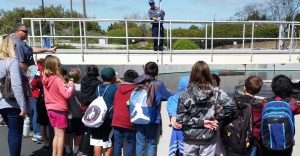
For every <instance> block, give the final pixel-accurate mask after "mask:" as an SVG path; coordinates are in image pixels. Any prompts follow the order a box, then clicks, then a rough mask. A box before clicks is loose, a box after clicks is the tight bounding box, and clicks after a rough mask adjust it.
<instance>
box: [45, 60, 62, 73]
mask: <svg viewBox="0 0 300 156" xmlns="http://www.w3.org/2000/svg"><path fill="white" fill-rule="evenodd" d="M60 66H61V64H60V61H59V58H58V57H56V56H50V57H47V59H46V60H45V65H44V71H43V73H44V75H46V76H48V77H49V76H51V75H58V76H60V77H61V73H60Z"/></svg>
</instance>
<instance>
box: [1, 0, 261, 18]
mask: <svg viewBox="0 0 300 156" xmlns="http://www.w3.org/2000/svg"><path fill="white" fill-rule="evenodd" d="M0 1H1V8H2V9H4V10H11V9H13V8H15V7H25V8H27V9H32V8H37V7H39V6H41V4H42V0H0ZM155 1H156V2H157V3H158V1H159V0H155ZM265 1H266V0H162V8H163V10H165V12H166V17H165V19H168V20H214V19H216V20H226V19H229V18H230V17H232V16H233V15H234V13H235V12H237V11H238V10H240V9H242V8H243V6H245V5H246V4H249V3H264V2H265ZM44 2H45V6H49V5H62V6H63V7H64V8H65V9H70V0H44ZM86 7H87V15H88V16H89V17H96V18H101V19H123V18H124V16H126V15H131V14H133V13H139V14H140V15H145V14H147V10H148V9H149V5H148V0H86ZM73 9H74V10H76V11H78V12H80V13H82V0H73Z"/></svg>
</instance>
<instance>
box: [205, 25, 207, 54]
mask: <svg viewBox="0 0 300 156" xmlns="http://www.w3.org/2000/svg"><path fill="white" fill-rule="evenodd" d="M207 27H208V25H207V24H206V25H205V50H207Z"/></svg>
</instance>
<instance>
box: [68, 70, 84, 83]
mask: <svg viewBox="0 0 300 156" xmlns="http://www.w3.org/2000/svg"><path fill="white" fill-rule="evenodd" d="M80 74H81V71H80V69H78V68H72V69H71V70H70V71H69V73H68V77H69V79H73V82H75V83H77V82H78V81H79V80H80Z"/></svg>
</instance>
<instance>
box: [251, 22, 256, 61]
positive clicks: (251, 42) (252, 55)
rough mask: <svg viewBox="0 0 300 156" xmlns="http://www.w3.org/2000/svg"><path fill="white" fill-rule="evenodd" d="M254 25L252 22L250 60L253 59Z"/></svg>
mask: <svg viewBox="0 0 300 156" xmlns="http://www.w3.org/2000/svg"><path fill="white" fill-rule="evenodd" d="M254 26H255V25H254V22H252V39H251V59H250V61H251V62H252V60H253V44H254V40H253V38H254V29H255V27H254Z"/></svg>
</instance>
